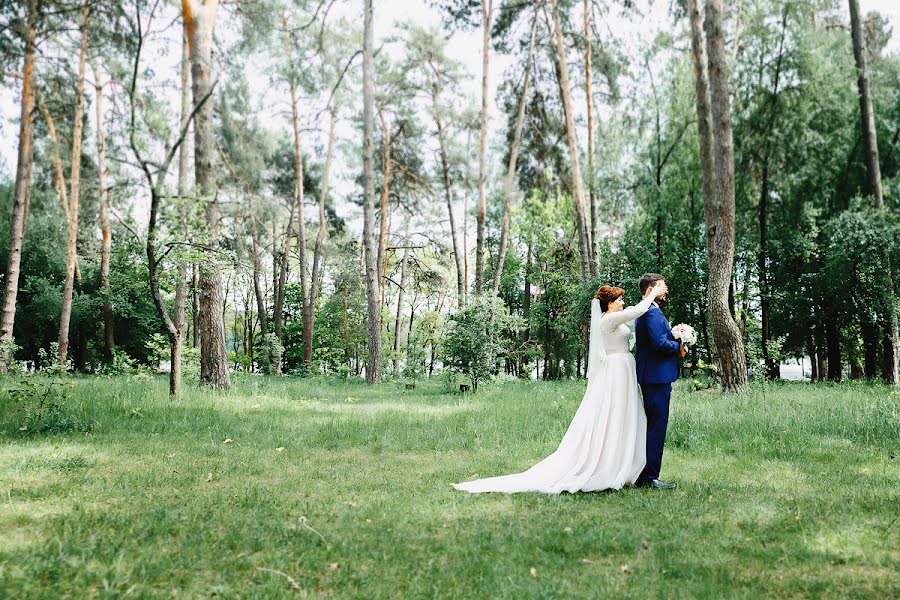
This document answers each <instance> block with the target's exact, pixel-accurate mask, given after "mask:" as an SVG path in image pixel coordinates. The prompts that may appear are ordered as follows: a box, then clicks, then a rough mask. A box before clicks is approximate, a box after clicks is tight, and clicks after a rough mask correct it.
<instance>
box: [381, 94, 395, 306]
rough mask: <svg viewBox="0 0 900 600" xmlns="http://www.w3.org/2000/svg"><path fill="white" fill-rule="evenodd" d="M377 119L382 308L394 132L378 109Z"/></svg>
mask: <svg viewBox="0 0 900 600" xmlns="http://www.w3.org/2000/svg"><path fill="white" fill-rule="evenodd" d="M378 119H379V120H380V121H381V132H382V142H381V203H380V204H381V213H380V218H379V224H378V268H379V269H381V273H380V275H379V277H378V289H379V290H381V308H384V304H385V293H386V281H385V279H386V278H387V264H388V257H387V242H388V235H389V233H390V232H389V231H388V229H389V227H390V216H391V178H392V177H393V170H394V163H393V160H392V159H391V147H392V146H393V143H394V137H395V136H394V134H393V133H392V131H391V129H392V128H390V127H389V126H388V122H387V120H386V119H385V118H384V111H383V110H381V109H379V110H378ZM399 133H400V131H399V129H398V131H397V134H399Z"/></svg>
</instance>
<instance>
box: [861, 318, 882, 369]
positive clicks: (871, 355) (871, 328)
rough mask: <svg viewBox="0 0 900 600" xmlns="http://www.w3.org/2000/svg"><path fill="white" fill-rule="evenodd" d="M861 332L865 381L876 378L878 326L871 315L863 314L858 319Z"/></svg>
mask: <svg viewBox="0 0 900 600" xmlns="http://www.w3.org/2000/svg"><path fill="white" fill-rule="evenodd" d="M860 330H861V332H862V344H863V364H864V367H863V369H864V371H863V372H864V373H865V376H866V378H867V379H875V377H877V376H878V324H877V323H876V320H875V319H874V318H873V317H872V315H870V314H868V313H863V315H862V317H861V318H860Z"/></svg>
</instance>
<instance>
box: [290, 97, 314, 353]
mask: <svg viewBox="0 0 900 600" xmlns="http://www.w3.org/2000/svg"><path fill="white" fill-rule="evenodd" d="M298 102H299V100H298V99H297V85H296V83H295V82H293V81H292V82H291V125H292V128H293V132H294V205H295V206H296V208H297V256H298V258H299V260H300V268H299V271H300V296H301V298H300V301H301V304H302V306H303V311H302V313H303V315H302V318H303V331H304V334H303V335H304V338H305V336H306V331H307V330H308V329H310V327H311V324H310V322H309V320H308V315H307V309H306V306H307V304H308V303H309V275H308V273H307V272H306V219H305V217H304V216H303V203H304V197H303V148H302V146H301V144H300V139H301V138H300V106H299V104H298ZM311 361H312V346H310V348H309V353H307V349H306V345H305V344H304V346H303V365H304V366H305V367H306V368H309V367H310V363H311Z"/></svg>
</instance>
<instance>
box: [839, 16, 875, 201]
mask: <svg viewBox="0 0 900 600" xmlns="http://www.w3.org/2000/svg"><path fill="white" fill-rule="evenodd" d="M848 1H849V3H850V32H851V36H852V38H853V56H854V58H855V59H856V75H857V80H856V84H857V87H858V88H859V108H860V120H861V126H862V134H863V145H864V147H865V159H866V173H867V175H868V186H869V193H870V194H871V195H872V197H873V198H874V200H875V207H876V208H881V207H882V206H884V197H883V194H882V191H881V164H880V163H879V161H878V135H877V133H876V131H875V110H874V109H873V107H872V92H871V89H870V87H869V67H868V65H867V59H866V38H865V34H864V32H863V30H862V22H861V21H860V14H859V0H848Z"/></svg>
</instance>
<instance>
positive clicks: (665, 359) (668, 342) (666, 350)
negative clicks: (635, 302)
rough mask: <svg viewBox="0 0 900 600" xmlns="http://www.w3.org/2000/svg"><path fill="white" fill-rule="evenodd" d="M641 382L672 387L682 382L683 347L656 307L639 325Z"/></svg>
mask: <svg viewBox="0 0 900 600" xmlns="http://www.w3.org/2000/svg"><path fill="white" fill-rule="evenodd" d="M634 334H635V344H636V346H637V355H636V356H635V362H636V363H637V380H638V383H640V384H654V383H672V382H673V381H675V380H676V379H678V359H679V358H680V357H681V344H680V343H679V342H678V341H677V340H676V339H675V338H674V337H673V336H672V328H671V327H670V326H669V321H668V320H666V317H665V315H663V313H662V311H661V310H659V307H658V306H656V305H655V304H651V305H650V310H648V311H647V312H646V313H645V314H643V315H641V316H640V317H638V318H637V321H635V326H634Z"/></svg>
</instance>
